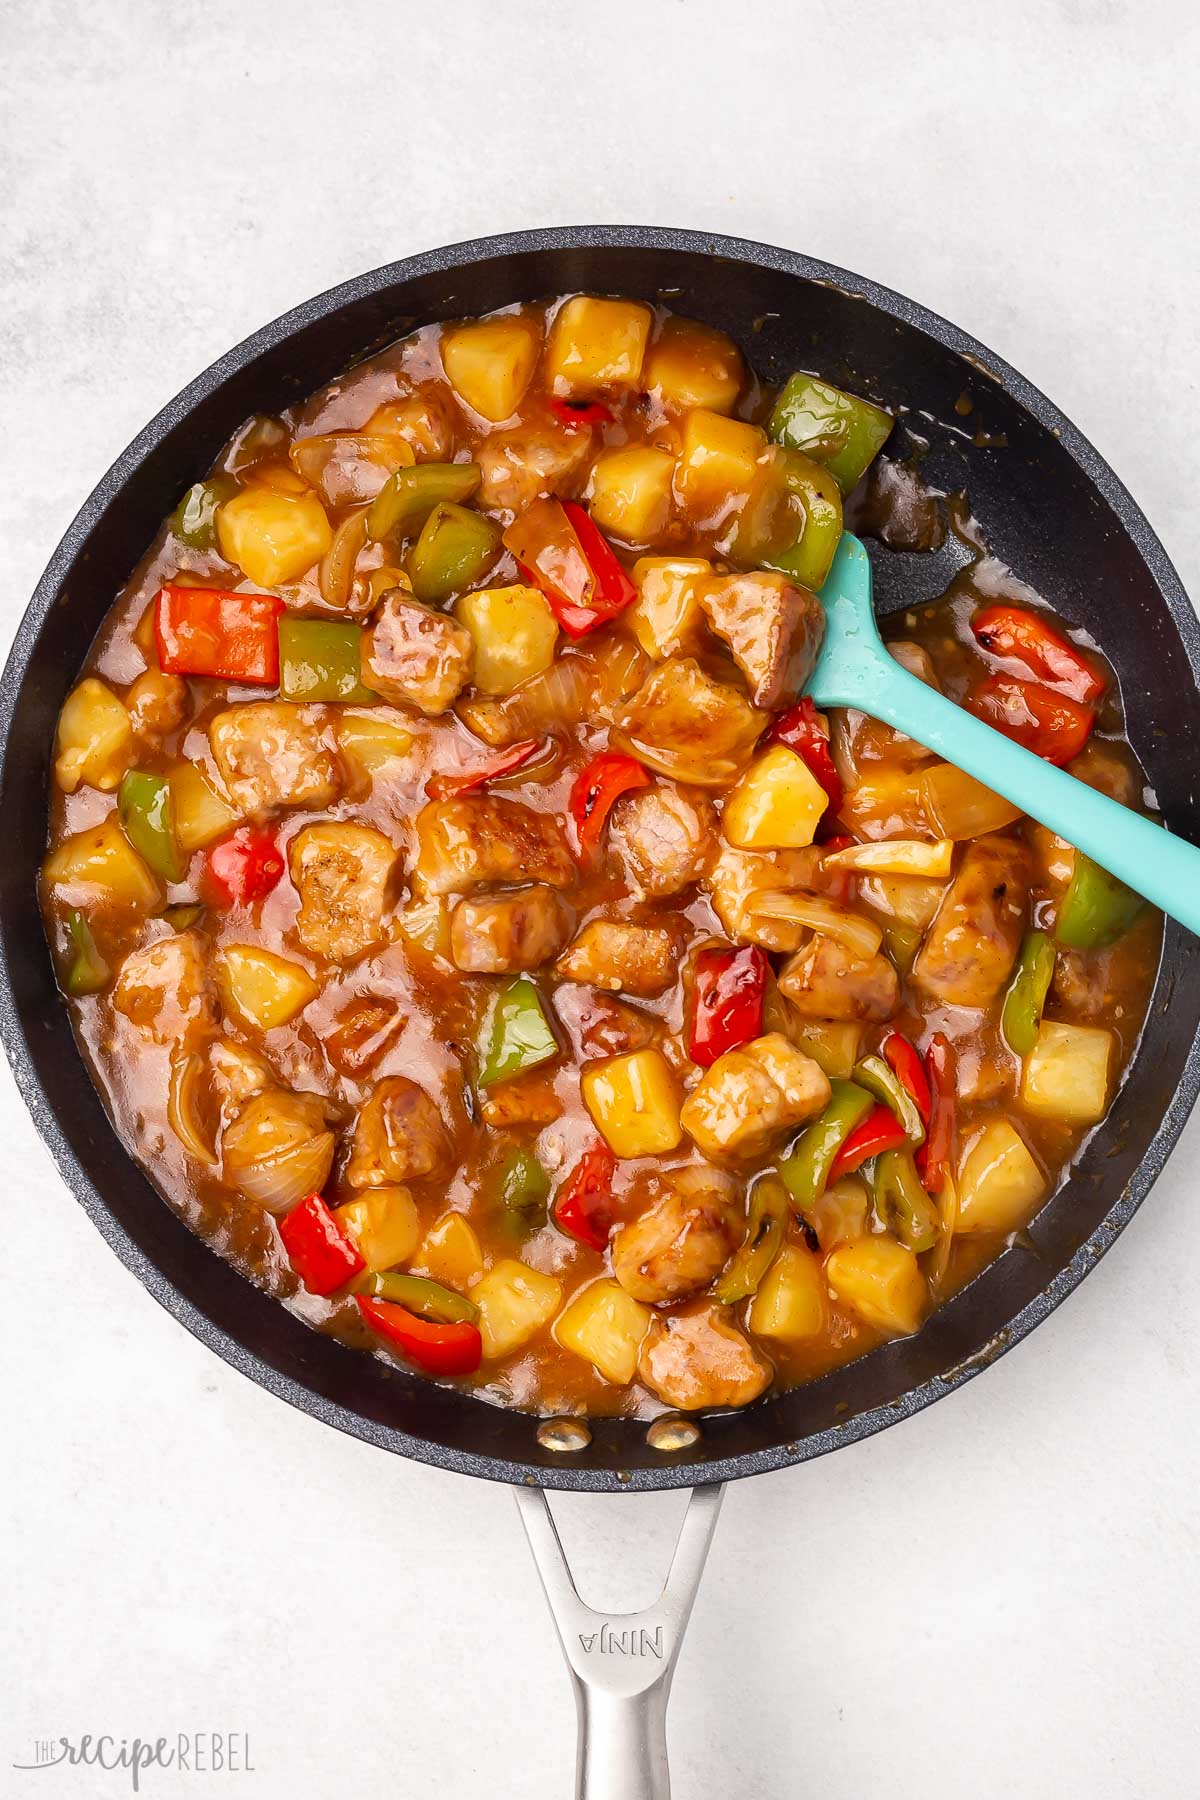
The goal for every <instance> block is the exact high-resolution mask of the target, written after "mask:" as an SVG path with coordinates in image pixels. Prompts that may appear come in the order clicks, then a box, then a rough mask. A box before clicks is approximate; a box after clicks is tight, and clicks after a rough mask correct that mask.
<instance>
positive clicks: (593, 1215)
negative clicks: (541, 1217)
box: [553, 1144, 617, 1252]
mask: <svg viewBox="0 0 1200 1800" xmlns="http://www.w3.org/2000/svg"><path fill="white" fill-rule="evenodd" d="M616 1167H617V1159H616V1157H615V1156H614V1155H613V1153H612V1151H611V1150H610V1149H609V1147H608V1145H607V1144H593V1145H592V1147H591V1149H590V1150H585V1151H584V1153H583V1155H582V1156H581V1157H580V1159H579V1161H578V1162H577V1163H576V1164H575V1167H574V1168H573V1169H572V1170H571V1173H570V1174H569V1175H568V1176H567V1179H566V1181H565V1182H564V1183H563V1185H562V1187H561V1188H560V1190H559V1192H558V1195H557V1198H556V1199H555V1202H554V1207H553V1218H554V1223H555V1224H556V1225H557V1226H558V1229H559V1230H560V1231H565V1232H566V1234H567V1236H568V1237H573V1238H574V1239H575V1241H576V1243H579V1244H586V1245H587V1247H588V1249H589V1250H599V1251H601V1252H603V1251H604V1249H605V1248H606V1247H607V1244H608V1234H609V1232H610V1231H611V1230H612V1224H613V1218H612V1184H613V1175H614V1174H615V1172H616Z"/></svg>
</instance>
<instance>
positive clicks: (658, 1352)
mask: <svg viewBox="0 0 1200 1800" xmlns="http://www.w3.org/2000/svg"><path fill="white" fill-rule="evenodd" d="M773 1373H774V1371H773V1369H772V1367H771V1364H770V1363H769V1362H768V1361H767V1359H766V1357H765V1356H763V1355H762V1354H761V1352H760V1351H759V1350H757V1349H756V1348H755V1346H754V1345H753V1344H752V1343H751V1342H750V1340H749V1339H748V1338H746V1337H744V1336H743V1335H742V1333H741V1332H740V1331H739V1330H738V1328H737V1325H736V1324H735V1323H734V1316H733V1313H732V1312H731V1311H730V1309H729V1307H727V1306H713V1305H710V1304H708V1303H706V1302H704V1301H695V1302H693V1304H692V1305H691V1306H690V1307H688V1308H687V1309H686V1311H684V1312H678V1313H668V1314H666V1315H662V1314H660V1315H658V1316H656V1317H655V1318H654V1319H653V1320H652V1321H651V1325H650V1329H649V1331H648V1332H647V1333H646V1336H645V1337H644V1338H643V1340H642V1348H641V1353H640V1355H639V1357H638V1375H639V1376H640V1378H641V1380H642V1381H644V1382H645V1384H646V1386H647V1387H648V1388H649V1389H650V1390H651V1391H652V1392H653V1393H655V1394H657V1395H658V1397H659V1399H660V1400H663V1401H665V1402H666V1404H667V1405H668V1406H675V1407H678V1408H679V1410H680V1411H681V1412H699V1411H700V1410H701V1409H702V1408H703V1407H706V1406H748V1405H749V1404H750V1402H751V1400H757V1399H758V1396H759V1395H760V1394H761V1393H763V1392H765V1390H766V1389H767V1388H768V1387H769V1386H770V1384H771V1377H772V1374H773Z"/></svg>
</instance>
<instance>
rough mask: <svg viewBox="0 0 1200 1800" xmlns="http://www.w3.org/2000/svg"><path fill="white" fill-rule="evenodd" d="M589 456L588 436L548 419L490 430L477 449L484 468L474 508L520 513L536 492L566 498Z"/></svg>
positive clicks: (576, 486)
mask: <svg viewBox="0 0 1200 1800" xmlns="http://www.w3.org/2000/svg"><path fill="white" fill-rule="evenodd" d="M591 453H592V443H591V433H590V432H587V431H570V430H568V429H567V427H566V426H565V425H558V424H552V423H550V421H549V420H547V421H545V422H544V423H543V422H539V421H534V422H533V423H531V424H527V425H517V426H514V427H513V429H512V430H511V431H496V432H493V433H492V434H491V436H490V437H488V438H486V439H485V440H484V442H483V443H482V444H481V445H480V446H479V448H478V450H477V451H476V456H477V458H478V461H479V466H480V468H481V469H482V470H483V481H482V482H481V484H480V488H479V504H480V505H481V506H484V507H492V508H495V509H497V510H499V511H502V512H511V513H519V512H524V511H525V509H526V507H527V506H532V504H533V502H534V501H535V500H536V499H537V498H538V496H539V495H541V494H557V495H559V496H561V497H563V498H565V499H570V498H571V497H572V496H573V495H574V494H577V493H578V491H579V489H580V487H581V486H582V485H583V477H584V474H585V473H586V471H587V467H588V464H589V463H590V461H591Z"/></svg>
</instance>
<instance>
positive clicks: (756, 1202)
mask: <svg viewBox="0 0 1200 1800" xmlns="http://www.w3.org/2000/svg"><path fill="white" fill-rule="evenodd" d="M789 1206H790V1200H789V1195H788V1190H787V1188H786V1187H785V1186H784V1185H783V1182H782V1181H780V1180H779V1178H778V1177H777V1176H775V1175H762V1176H760V1177H759V1179H758V1180H757V1181H756V1182H755V1184H754V1186H753V1188H752V1189H751V1192H750V1210H749V1216H748V1218H747V1221H746V1235H745V1237H744V1239H743V1240H742V1243H741V1245H740V1247H739V1248H738V1249H737V1250H736V1251H735V1252H734V1255H733V1258H732V1260H731V1261H730V1262H729V1263H728V1265H727V1266H726V1268H725V1269H724V1271H723V1272H722V1273H721V1274H720V1275H718V1276H717V1279H716V1281H715V1282H714V1283H713V1290H712V1292H713V1299H714V1300H719V1301H720V1302H721V1304H722V1306H736V1305H737V1304H738V1302H739V1301H741V1300H748V1299H749V1298H750V1296H751V1295H752V1294H754V1293H757V1291H758V1288H759V1284H760V1283H761V1281H762V1279H763V1276H764V1275H765V1274H766V1273H767V1270H768V1269H769V1268H770V1267H771V1264H772V1263H773V1262H774V1261H775V1258H776V1256H777V1255H778V1254H779V1250H780V1246H781V1245H782V1243H783V1237H784V1232H785V1231H786V1229H787V1222H788V1210H789ZM754 1329H757V1327H754Z"/></svg>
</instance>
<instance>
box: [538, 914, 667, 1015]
mask: <svg viewBox="0 0 1200 1800" xmlns="http://www.w3.org/2000/svg"><path fill="white" fill-rule="evenodd" d="M678 960H679V946H678V943H677V941H676V938H675V934H674V932H672V931H669V930H668V929H667V927H666V926H665V925H629V924H627V923H626V922H625V921H624V920H622V919H593V920H592V922H591V924H590V925H585V926H584V928H583V930H582V931H581V932H580V933H579V936H578V937H577V938H576V939H575V942H574V943H573V944H572V945H571V948H570V949H569V950H568V951H566V953H565V954H564V955H562V956H560V957H559V959H558V961H557V963H556V964H555V970H556V972H557V973H558V974H559V975H562V976H564V977H565V978H566V980H567V981H582V982H584V983H586V984H587V985H588V986H590V987H598V988H607V989H608V990H609V991H610V992H611V993H614V994H616V993H626V994H637V995H639V996H642V997H648V996H649V995H651V994H661V993H664V992H665V991H666V989H667V988H669V987H670V985H671V983H672V982H673V981H674V979H675V968H676V963H677V962H678Z"/></svg>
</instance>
